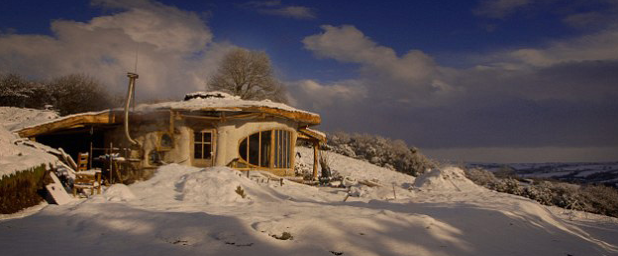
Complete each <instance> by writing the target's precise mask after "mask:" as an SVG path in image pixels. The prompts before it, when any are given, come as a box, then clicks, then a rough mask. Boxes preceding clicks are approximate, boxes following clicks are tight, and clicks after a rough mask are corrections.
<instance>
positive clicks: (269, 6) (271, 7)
mask: <svg viewBox="0 0 618 256" xmlns="http://www.w3.org/2000/svg"><path fill="white" fill-rule="evenodd" d="M241 7H244V8H249V9H254V10H256V11H257V12H259V13H263V14H267V15H276V16H281V17H286V18H294V19H315V18H316V15H315V11H314V10H313V9H312V8H309V7H306V6H300V5H283V4H282V3H281V1H250V2H246V3H244V4H242V5H241Z"/></svg>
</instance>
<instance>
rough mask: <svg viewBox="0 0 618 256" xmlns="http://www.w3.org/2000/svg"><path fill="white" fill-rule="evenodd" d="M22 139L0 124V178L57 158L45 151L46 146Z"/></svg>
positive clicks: (52, 161)
mask: <svg viewBox="0 0 618 256" xmlns="http://www.w3.org/2000/svg"><path fill="white" fill-rule="evenodd" d="M23 140H24V139H20V138H19V137H17V135H15V134H13V133H11V132H10V131H8V130H7V129H5V128H4V127H3V126H1V125H0V179H2V177H3V176H5V175H11V174H13V173H15V172H18V171H23V170H28V169H30V168H33V167H37V166H40V165H42V164H49V163H54V162H55V161H56V160H57V158H56V157H55V156H53V155H51V154H48V153H47V152H46V150H45V149H49V148H48V147H46V146H44V145H41V144H38V143H36V142H32V141H23Z"/></svg>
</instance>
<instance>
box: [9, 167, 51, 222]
mask: <svg viewBox="0 0 618 256" xmlns="http://www.w3.org/2000/svg"><path fill="white" fill-rule="evenodd" d="M46 174H47V170H46V168H45V165H41V166H38V167H34V168H32V169H30V170H24V171H19V172H16V173H13V174H11V175H8V176H4V177H2V178H1V179H0V195H1V196H0V213H2V214H8V213H15V212H18V211H20V210H21V209H24V208H27V207H30V206H34V205H37V204H38V203H40V202H41V201H43V197H42V196H41V195H40V192H41V191H42V189H44V187H45V184H46V183H48V180H46V178H45V177H47V175H46Z"/></svg>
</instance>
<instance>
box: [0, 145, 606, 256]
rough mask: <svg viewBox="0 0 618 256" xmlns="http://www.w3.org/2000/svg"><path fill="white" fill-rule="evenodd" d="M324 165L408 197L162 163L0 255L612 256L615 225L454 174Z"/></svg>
mask: <svg viewBox="0 0 618 256" xmlns="http://www.w3.org/2000/svg"><path fill="white" fill-rule="evenodd" d="M301 152H302V150H301ZM306 162H309V161H306ZM332 165H333V169H335V170H337V171H339V172H340V173H342V174H343V175H346V176H350V177H351V179H357V180H361V179H366V178H376V179H377V180H378V181H379V183H380V184H384V185H385V187H388V188H391V189H392V188H393V187H396V189H397V190H398V192H397V193H398V194H399V193H400V192H401V193H403V192H402V191H408V192H409V194H407V195H406V196H405V197H400V196H398V197H397V199H396V200H395V199H393V198H383V197H381V195H379V194H375V193H374V194H372V193H368V194H366V197H350V198H349V199H348V200H347V201H345V202H344V201H343V199H344V198H345V196H346V195H347V194H348V191H347V190H345V189H333V188H324V187H319V188H318V187H310V186H306V185H301V184H296V183H293V182H289V181H286V182H284V184H283V186H281V185H280V183H279V182H275V181H268V180H267V179H266V177H265V176H263V175H260V174H259V173H258V172H251V173H250V175H249V177H247V175H246V173H240V172H238V171H234V170H231V169H228V168H224V167H217V168H207V169H200V168H193V167H184V166H180V165H168V166H164V167H161V168H160V169H159V170H158V172H157V174H156V175H155V176H154V177H153V178H152V179H150V180H148V181H144V182H140V183H136V184H133V185H131V186H129V187H126V186H123V185H115V186H113V187H112V188H110V189H108V190H107V191H106V192H105V193H104V194H103V195H100V196H95V197H92V198H91V199H88V200H82V201H78V202H75V203H73V204H69V205H64V206H56V205H49V206H47V207H45V208H44V209H43V210H41V211H40V212H38V213H36V214H34V215H31V216H29V217H24V218H17V219H7V220H4V221H0V248H2V255H39V254H45V255H86V254H87V255H339V254H340V253H342V255H618V224H617V222H616V219H612V218H600V217H598V216H596V215H586V216H580V215H577V214H566V211H559V210H556V209H553V208H547V207H545V206H542V205H540V204H538V203H536V202H533V201H531V200H528V199H525V198H521V197H516V196H512V195H508V194H501V193H497V192H492V191H489V190H486V189H482V188H479V187H475V185H474V184H471V182H470V181H469V180H467V179H465V177H462V176H460V175H459V174H460V172H461V170H459V169H457V168H445V169H442V170H434V171H432V172H430V173H427V174H426V175H425V176H421V177H419V178H417V179H416V181H415V180H414V178H412V177H406V176H405V175H404V176H402V175H403V174H399V173H394V172H392V171H388V170H386V169H383V168H380V167H376V166H370V165H368V164H367V163H365V162H362V161H359V160H355V159H351V158H347V157H344V156H336V159H335V161H333V163H332ZM448 184H451V185H452V186H450V187H449V186H448ZM239 187H240V188H241V189H242V191H243V192H237V190H239V189H238V188H239ZM357 187H358V185H357ZM410 190H411V191H410ZM242 194H244V195H245V197H244V198H243V196H242ZM7 217H10V216H7ZM290 236H291V239H286V240H282V239H281V238H290ZM278 238H279V239H278ZM25 241H27V242H25Z"/></svg>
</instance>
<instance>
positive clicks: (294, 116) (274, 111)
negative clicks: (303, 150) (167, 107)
mask: <svg viewBox="0 0 618 256" xmlns="http://www.w3.org/2000/svg"><path fill="white" fill-rule="evenodd" d="M172 110H173V111H189V112H195V111H196V110H192V109H183V108H178V109H174V108H173V109H172ZM197 111H215V112H248V113H265V114H269V115H273V116H280V117H283V118H286V119H291V120H294V121H297V122H299V123H303V124H305V125H310V126H312V125H318V124H320V123H321V122H322V119H321V118H320V116H319V115H317V114H311V113H307V112H297V111H288V110H283V109H278V108H269V107H217V108H201V109H199V110H197ZM185 116H190V115H186V114H185Z"/></svg>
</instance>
